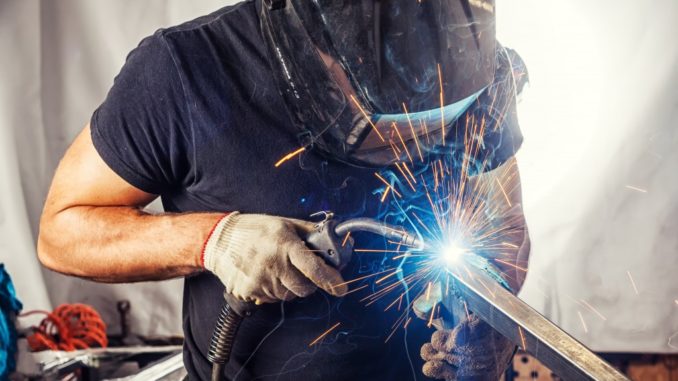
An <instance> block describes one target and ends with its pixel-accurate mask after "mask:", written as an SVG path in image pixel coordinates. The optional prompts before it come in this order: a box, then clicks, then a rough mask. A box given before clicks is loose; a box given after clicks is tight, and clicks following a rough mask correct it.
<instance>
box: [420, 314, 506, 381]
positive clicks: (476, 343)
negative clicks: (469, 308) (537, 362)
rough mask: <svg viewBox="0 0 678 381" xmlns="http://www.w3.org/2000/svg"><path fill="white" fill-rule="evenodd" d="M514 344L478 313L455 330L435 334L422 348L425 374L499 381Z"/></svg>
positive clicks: (444, 330)
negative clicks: (478, 315)
mask: <svg viewBox="0 0 678 381" xmlns="http://www.w3.org/2000/svg"><path fill="white" fill-rule="evenodd" d="M514 352H515V346H514V345H513V344H512V343H511V342H510V341H509V340H507V339H506V338H505V337H504V336H502V335H501V334H500V333H499V332H497V331H495V330H494V329H493V328H492V327H490V326H489V325H488V324H487V323H485V322H483V321H482V320H480V319H479V318H478V317H476V316H475V315H471V316H470V319H467V318H465V319H464V320H462V321H461V322H460V323H459V324H458V325H457V326H456V327H454V328H453V329H442V330H438V331H436V332H434V333H433V336H431V342H430V343H426V344H424V346H422V347H421V357H422V358H423V359H424V360H425V361H426V363H425V364H424V367H423V372H424V375H425V376H427V377H431V378H435V379H439V380H447V381H450V380H459V381H461V380H476V381H484V380H487V381H497V380H499V379H500V378H501V375H502V374H503V373H504V371H505V370H506V367H507V366H508V364H509V361H510V360H511V358H512V357H513V353H514Z"/></svg>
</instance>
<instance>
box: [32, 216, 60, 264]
mask: <svg viewBox="0 0 678 381" xmlns="http://www.w3.org/2000/svg"><path fill="white" fill-rule="evenodd" d="M37 252H38V260H39V261H40V263H41V264H42V265H43V266H44V267H46V268H48V269H50V270H56V268H57V262H58V258H57V255H56V252H57V250H56V249H55V248H54V247H53V245H51V243H50V241H49V239H48V238H47V234H45V228H44V227H43V224H42V223H41V224H40V233H39V235H38V244H37Z"/></svg>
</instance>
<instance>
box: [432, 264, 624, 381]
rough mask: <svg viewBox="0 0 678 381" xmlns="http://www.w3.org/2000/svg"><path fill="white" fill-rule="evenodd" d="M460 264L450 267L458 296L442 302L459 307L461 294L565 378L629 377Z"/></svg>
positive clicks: (481, 274) (487, 319) (478, 272)
mask: <svg viewBox="0 0 678 381" xmlns="http://www.w3.org/2000/svg"><path fill="white" fill-rule="evenodd" d="M474 269H477V267H475V266H471V265H467V264H464V263H461V264H460V265H459V266H454V267H453V268H450V269H449V271H448V272H449V274H450V285H451V286H454V287H453V288H452V289H453V290H454V291H455V293H457V295H452V294H453V293H450V295H447V296H446V297H444V299H443V304H444V305H445V306H446V307H447V308H448V309H449V310H452V309H454V308H458V307H457V306H458V304H459V302H458V298H459V297H461V298H462V299H463V300H464V301H465V302H466V303H467V305H468V308H469V309H470V310H471V311H473V312H474V313H475V314H476V315H478V317H480V318H481V319H482V320H484V321H485V322H487V323H488V324H489V325H491V326H492V327H493V328H494V329H496V330H497V331H499V332H500V333H501V334H502V335H504V336H505V337H506V338H507V339H509V340H511V341H512V342H513V343H515V344H516V345H518V346H520V347H521V348H523V349H524V350H525V351H527V352H529V353H530V354H532V355H533V356H534V357H536V358H537V359H538V360H539V361H541V362H542V363H543V364H544V365H546V366H547V367H549V368H550V369H551V371H553V372H554V373H555V374H557V375H558V376H559V377H561V378H563V379H565V380H604V381H608V380H609V381H611V380H626V381H629V379H628V378H626V377H625V376H624V375H623V374H621V373H620V372H618V371H617V370H616V369H614V368H613V367H612V366H611V365H610V364H608V363H607V362H605V361H604V360H603V359H601V358H600V357H598V356H597V355H596V354H594V353H593V352H591V351H590V350H589V349H588V348H586V347H585V346H584V345H582V344H581V343H580V342H578V341H577V340H575V339H574V338H573V337H572V336H570V335H568V334H567V333H565V332H564V331H563V330H561V329H560V328H558V327H557V326H556V325H555V324H553V323H552V322H551V321H549V320H548V319H546V318H545V317H544V316H542V315H541V314H540V313H539V312H537V311H535V310H534V309H533V308H532V307H530V306H528V305H527V304H526V303H525V302H523V301H522V300H520V299H519V298H518V297H516V296H515V295H513V294H511V293H510V292H509V291H507V290H506V289H505V288H503V287H502V286H501V285H500V284H499V283H497V281H495V280H494V279H493V278H492V277H490V276H489V275H488V274H487V273H486V272H485V271H483V270H474Z"/></svg>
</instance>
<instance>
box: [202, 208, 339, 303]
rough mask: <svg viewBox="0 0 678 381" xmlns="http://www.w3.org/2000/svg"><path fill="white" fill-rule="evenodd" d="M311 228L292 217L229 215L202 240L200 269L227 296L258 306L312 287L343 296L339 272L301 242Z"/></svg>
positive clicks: (301, 293) (305, 293)
mask: <svg viewBox="0 0 678 381" xmlns="http://www.w3.org/2000/svg"><path fill="white" fill-rule="evenodd" d="M313 226H314V224H313V223H311V222H307V221H301V220H295V219H291V218H283V217H275V216H268V215H259V214H240V213H238V212H233V213H231V214H229V215H227V216H226V217H224V218H223V219H222V220H221V221H219V223H217V225H216V226H215V227H214V230H213V232H212V233H211V234H210V236H209V238H208V239H207V242H206V243H205V247H204V256H203V265H204V267H205V268H206V269H207V270H209V271H211V272H212V273H214V274H215V275H216V276H217V277H219V279H220V280H221V282H222V283H223V284H224V286H225V287H226V291H227V292H228V293H230V294H231V295H233V296H235V297H237V298H239V299H241V300H245V301H252V302H255V303H257V304H262V303H273V302H277V301H281V300H290V299H293V298H295V297H306V296H309V295H311V294H312V293H313V292H314V291H315V290H316V288H317V287H320V288H322V289H323V290H325V291H327V292H328V293H330V294H332V295H335V296H343V295H344V294H345V293H346V291H347V286H346V285H345V284H344V280H343V279H342V277H341V274H340V273H339V271H338V270H337V269H335V268H334V267H332V266H330V265H328V264H327V263H325V261H324V260H323V259H322V258H321V257H319V256H317V255H316V254H314V253H313V252H312V251H311V250H309V249H308V248H307V247H306V245H305V244H304V241H303V240H302V238H305V237H306V236H307V234H308V233H310V232H311V230H312V229H313Z"/></svg>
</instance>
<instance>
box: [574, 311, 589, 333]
mask: <svg viewBox="0 0 678 381" xmlns="http://www.w3.org/2000/svg"><path fill="white" fill-rule="evenodd" d="M577 314H578V315H579V320H580V321H581V326H582V327H584V333H589V329H588V327H587V326H586V322H585V321H584V316H582V314H581V311H577Z"/></svg>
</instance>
